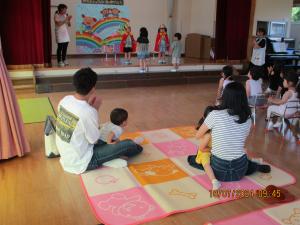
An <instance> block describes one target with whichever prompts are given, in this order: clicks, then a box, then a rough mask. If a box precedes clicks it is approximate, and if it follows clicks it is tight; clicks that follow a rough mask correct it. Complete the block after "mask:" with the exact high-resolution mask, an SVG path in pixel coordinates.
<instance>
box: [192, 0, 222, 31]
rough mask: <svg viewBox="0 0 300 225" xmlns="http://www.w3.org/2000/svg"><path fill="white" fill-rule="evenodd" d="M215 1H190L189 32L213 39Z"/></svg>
mask: <svg viewBox="0 0 300 225" xmlns="http://www.w3.org/2000/svg"><path fill="white" fill-rule="evenodd" d="M216 10H217V0H192V2H191V19H190V20H191V23H190V32H191V33H200V34H203V35H208V36H211V37H215V21H216Z"/></svg>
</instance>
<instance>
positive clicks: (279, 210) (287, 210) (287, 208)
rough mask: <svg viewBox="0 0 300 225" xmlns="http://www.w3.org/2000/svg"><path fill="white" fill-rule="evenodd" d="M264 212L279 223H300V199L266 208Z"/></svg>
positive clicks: (296, 224) (297, 224) (288, 224)
mask: <svg viewBox="0 0 300 225" xmlns="http://www.w3.org/2000/svg"><path fill="white" fill-rule="evenodd" d="M264 212H265V213H266V214H267V215H269V216H270V217H272V218H273V219H274V220H276V221H277V222H278V223H281V224H286V225H300V201H295V202H291V203H288V204H284V205H280V206H278V207H274V208H269V209H265V210H264Z"/></svg>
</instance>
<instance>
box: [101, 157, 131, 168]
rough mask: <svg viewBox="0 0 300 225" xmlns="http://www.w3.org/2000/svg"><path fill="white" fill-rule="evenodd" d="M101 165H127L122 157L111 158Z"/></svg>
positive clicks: (121, 166)
mask: <svg viewBox="0 0 300 225" xmlns="http://www.w3.org/2000/svg"><path fill="white" fill-rule="evenodd" d="M102 165H103V166H107V167H111V168H123V167H126V166H127V161H126V160H124V159H113V160H110V161H108V162H106V163H103V164H102Z"/></svg>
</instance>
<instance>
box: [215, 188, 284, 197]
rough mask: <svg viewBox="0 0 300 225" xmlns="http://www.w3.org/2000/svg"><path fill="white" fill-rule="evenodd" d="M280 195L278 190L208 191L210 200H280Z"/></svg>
mask: <svg viewBox="0 0 300 225" xmlns="http://www.w3.org/2000/svg"><path fill="white" fill-rule="evenodd" d="M281 194H282V193H281V191H280V189H276V190H272V191H271V192H270V191H267V190H265V189H261V190H251V189H236V190H234V189H218V190H210V191H209V195H210V197H211V198H254V197H257V198H270V197H272V198H280V197H281Z"/></svg>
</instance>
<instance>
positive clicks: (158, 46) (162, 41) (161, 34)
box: [154, 24, 170, 64]
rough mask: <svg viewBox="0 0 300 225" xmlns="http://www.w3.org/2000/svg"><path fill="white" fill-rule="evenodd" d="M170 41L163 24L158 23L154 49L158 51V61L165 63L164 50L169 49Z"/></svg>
mask: <svg viewBox="0 0 300 225" xmlns="http://www.w3.org/2000/svg"><path fill="white" fill-rule="evenodd" d="M169 47H170V41H169V37H168V34H167V28H166V26H165V25H163V24H162V25H160V27H159V29H158V33H157V36H156V41H155V47H154V51H155V52H158V63H159V64H165V63H166V60H165V56H166V52H167V51H169Z"/></svg>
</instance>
